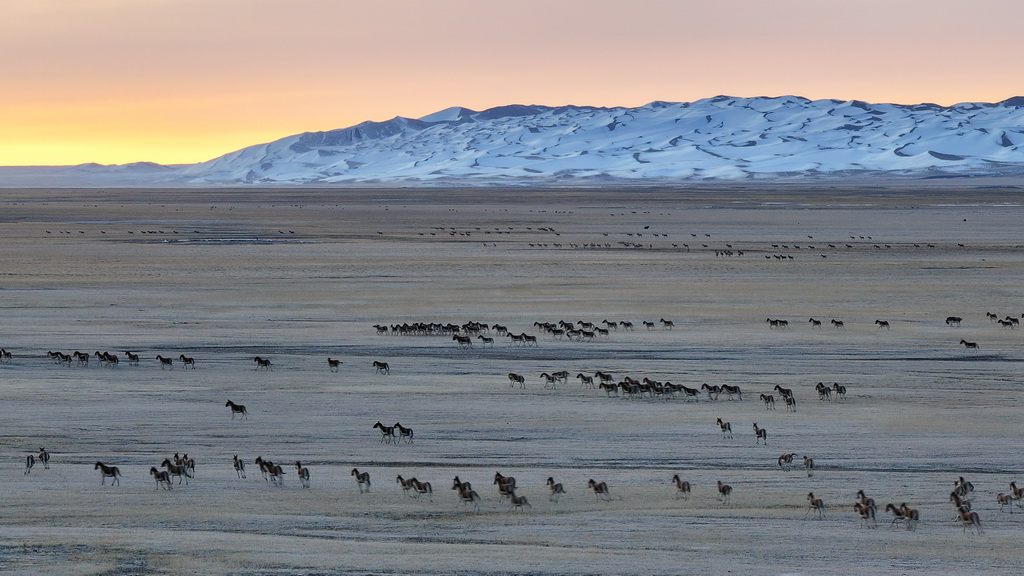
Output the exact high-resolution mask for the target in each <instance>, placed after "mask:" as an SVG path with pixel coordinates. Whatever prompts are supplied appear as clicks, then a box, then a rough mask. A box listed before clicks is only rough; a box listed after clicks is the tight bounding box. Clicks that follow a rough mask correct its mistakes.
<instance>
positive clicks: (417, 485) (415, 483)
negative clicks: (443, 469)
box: [406, 478, 434, 502]
mask: <svg viewBox="0 0 1024 576" xmlns="http://www.w3.org/2000/svg"><path fill="white" fill-rule="evenodd" d="M406 482H407V483H408V484H409V487H410V488H411V489H412V490H413V491H415V494H413V496H415V497H417V498H419V497H420V496H422V495H424V494H426V495H427V496H428V497H429V498H430V501H431V502H433V501H434V489H433V487H432V486H431V485H430V482H420V481H419V480H417V479H415V478H409V479H408V480H406Z"/></svg>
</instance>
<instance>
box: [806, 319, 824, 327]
mask: <svg viewBox="0 0 1024 576" xmlns="http://www.w3.org/2000/svg"><path fill="white" fill-rule="evenodd" d="M807 321H808V322H810V323H811V328H821V320H815V319H814V318H809V319H808V320H807Z"/></svg>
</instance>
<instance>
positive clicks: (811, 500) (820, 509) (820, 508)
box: [804, 492, 825, 520]
mask: <svg viewBox="0 0 1024 576" xmlns="http://www.w3.org/2000/svg"><path fill="white" fill-rule="evenodd" d="M812 510H813V511H815V512H817V513H818V519H819V520H820V519H822V518H824V517H825V501H824V500H822V499H821V498H815V497H814V492H808V493H807V512H805V513H804V518H806V517H807V515H808V514H810V513H811V511H812Z"/></svg>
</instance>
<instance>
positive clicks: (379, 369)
mask: <svg viewBox="0 0 1024 576" xmlns="http://www.w3.org/2000/svg"><path fill="white" fill-rule="evenodd" d="M373 370H374V373H375V374H385V375H387V374H391V367H390V366H388V363H387V362H380V361H377V360H374V361H373Z"/></svg>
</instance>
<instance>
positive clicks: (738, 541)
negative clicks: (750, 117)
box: [0, 183, 1024, 575]
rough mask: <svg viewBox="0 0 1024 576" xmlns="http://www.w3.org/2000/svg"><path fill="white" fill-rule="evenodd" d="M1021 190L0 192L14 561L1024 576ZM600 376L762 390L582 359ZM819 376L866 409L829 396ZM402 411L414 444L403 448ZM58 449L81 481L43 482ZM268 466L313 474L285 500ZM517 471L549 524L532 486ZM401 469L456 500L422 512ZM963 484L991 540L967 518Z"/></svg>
mask: <svg viewBox="0 0 1024 576" xmlns="http://www.w3.org/2000/svg"><path fill="white" fill-rule="evenodd" d="M1022 204H1024V203H1022V202H1021V192H1020V188H1019V187H1013V186H992V187H983V186H974V187H960V186H956V185H948V184H947V185H941V184H934V185H929V186H923V185H920V183H916V184H915V183H910V184H901V183H890V184H887V185H884V186H878V185H864V186H857V185H855V184H852V183H845V184H842V185H827V186H826V185H824V184H822V185H813V186H812V185H802V186H797V185H793V186H782V185H770V184H766V185H764V186H758V185H756V184H744V185H736V186H719V187H710V186H708V187H693V188H679V189H670V188H662V189H657V188H624V189H611V188H597V189H572V188H563V189H550V190H536V189H514V188H502V189H499V188H481V189H442V188H412V189H358V190H357V189H316V188H313V189H298V188H293V189H254V190H249V189H246V190H238V189H212V190H200V189H184V190H148V189H139V190H110V189H106V190H3V191H0V206H2V211H0V242H2V244H0V311H2V314H3V324H2V326H3V328H2V330H0V348H3V349H4V350H6V351H9V352H11V357H10V359H7V360H5V361H4V362H3V363H0V495H2V500H3V505H2V507H0V570H2V571H3V572H4V573H5V574H39V573H48V574H184V573H191V574H253V575H258V574H493V575H497V574H526V573H529V574H544V575H547V574H551V575H555V574H643V575H652V574H853V573H871V574H909V573H939V572H941V573H943V574H986V575H990V574H1016V573H1019V570H1020V557H1021V544H1020V542H1021V537H1022V536H1024V509H1021V508H1020V507H1019V506H1018V505H1017V504H1019V502H1020V501H1018V502H1016V503H1014V504H1013V505H1011V506H1009V507H1004V508H1003V509H1001V508H1000V506H999V504H998V503H997V502H996V495H997V494H998V493H1001V492H1002V493H1006V492H1009V491H1010V488H1009V485H1010V483H1011V482H1018V483H1021V484H1024V470H1022V468H1024V466H1022V452H1021V449H1020V443H1021V436H1022V433H1024V424H1022V420H1021V409H1022V403H1024V393H1022V387H1021V382H1022V377H1021V368H1022V361H1024V350H1022V346H1021V342H1022V338H1024V331H1022V329H1020V328H1019V327H1017V328H1015V327H1012V326H1009V325H1007V326H1006V327H1004V326H1002V325H1001V324H998V323H996V322H994V321H993V320H990V318H989V317H988V316H987V314H988V313H992V314H995V315H996V316H997V317H998V319H1000V320H1004V321H1005V320H1006V319H1007V318H1014V319H1020V318H1021V315H1022V312H1024V298H1022V291H1024V284H1022V282H1021V279H1022V278H1024V236H1022V235H1021V233H1020V230H1021V222H1022V221H1024V205H1022ZM949 316H958V317H961V318H962V319H963V320H962V322H961V323H960V325H958V326H957V325H949V324H947V322H946V321H945V320H946V318H947V317H949ZM811 318H814V319H817V320H820V321H822V326H821V327H820V328H816V327H814V326H813V324H812V323H811V322H810V321H809V320H810V319H811ZM663 319H664V320H670V321H671V322H672V323H673V324H674V326H673V327H672V328H671V329H668V328H667V327H666V325H665V323H663V322H662V320H663ZM768 319H785V320H787V321H788V323H789V325H788V328H773V327H772V326H771V324H770V323H768V322H767V320H768ZM832 320H838V321H842V323H843V327H842V328H838V327H835V325H834V324H833V323H832ZM876 320H884V321H887V322H888V323H889V329H884V328H880V327H879V326H878V325H877V324H876ZM559 321H566V322H569V323H572V324H573V325H574V327H579V326H580V323H581V322H590V323H593V324H595V325H596V326H597V327H602V328H603V327H606V326H609V323H610V322H617V323H621V322H622V321H631V322H633V323H634V325H635V328H634V329H633V330H627V329H625V328H623V327H622V326H621V325H620V326H619V327H618V328H617V329H614V328H609V329H608V334H607V335H602V334H596V335H595V337H593V338H585V339H581V340H577V339H569V338H567V337H565V336H562V337H556V336H553V335H551V334H549V333H546V332H545V331H543V330H542V329H541V328H540V327H538V325H537V324H540V323H545V322H550V323H558V322H559ZM606 321H607V322H606ZM645 321H646V322H650V323H652V324H653V326H652V327H651V328H650V329H648V328H647V327H646V326H645V325H644V324H643V322H645ZM417 322H427V323H430V322H435V323H441V324H447V323H453V324H457V325H462V324H465V323H468V322H480V323H486V324H488V325H489V326H491V327H492V329H491V330H490V331H485V332H481V333H480V334H479V335H480V336H484V337H491V338H493V339H494V342H493V344H490V345H487V344H485V343H484V340H482V339H479V338H475V339H474V340H473V341H472V346H471V347H469V346H460V345H459V344H458V343H457V342H455V341H453V339H452V337H451V336H452V335H451V334H444V335H428V334H425V333H412V334H404V335H403V334H397V333H394V332H393V331H392V330H391V328H390V327H392V326H400V325H402V324H406V323H408V324H412V323H417ZM495 324H499V325H503V326H506V327H507V328H508V329H509V331H510V332H512V333H515V334H522V333H526V334H530V335H535V336H536V337H537V345H536V346H523V345H515V344H514V343H513V342H512V339H510V338H508V337H506V336H501V335H499V334H498V333H497V331H496V330H495V329H494V328H493V326H494V325H495ZM375 325H382V326H387V327H388V330H387V333H386V334H381V333H378V330H377V329H376V328H375V327H374V326H375ZM961 340H965V341H968V342H976V343H977V344H978V347H977V348H976V349H968V348H966V347H965V346H963V345H962V344H961V343H960V341H961ZM51 351H59V352H62V353H65V354H71V353H72V352H73V351H81V352H85V353H88V354H90V355H91V358H90V361H89V362H88V364H85V365H81V364H79V363H78V362H77V361H73V362H71V363H70V364H58V363H55V362H54V361H53V360H52V359H51V358H49V357H48V352H51ZM104 351H109V352H111V353H113V354H116V355H118V357H119V362H118V365H117V366H110V365H102V364H101V363H100V362H99V359H98V358H97V357H96V355H95V353H96V352H104ZM128 351H131V352H133V353H137V354H139V356H140V361H139V363H138V365H130V364H129V363H128V362H127V356H126V352H128ZM158 355H161V356H164V357H169V358H171V359H173V364H172V366H171V367H170V368H169V369H168V368H167V367H165V366H162V365H161V363H160V362H159V361H158V360H157V359H156V357H157V356H158ZM181 355H185V356H188V357H192V358H194V359H195V369H187V368H186V367H185V366H183V365H182V364H181V362H180V356H181ZM256 356H260V357H262V358H268V359H270V360H271V362H272V369H263V370H259V369H257V368H258V366H257V365H256V363H255V362H254V360H253V359H254V358H255V357H256ZM328 357H330V358H335V359H339V360H341V362H342V363H341V364H340V366H339V367H338V368H337V370H336V371H335V370H332V369H330V368H329V366H328V364H327V358H328ZM374 361H384V362H387V363H388V364H389V366H390V374H382V373H379V372H377V371H375V370H374V367H373V362H374ZM563 370H564V371H567V372H568V373H569V374H570V377H569V378H567V379H566V380H564V381H559V382H557V383H555V384H554V386H551V385H546V380H545V379H543V378H542V377H541V374H542V373H553V372H558V371H563ZM597 371H603V372H609V373H611V374H613V375H614V378H615V381H616V382H618V381H622V380H624V379H625V378H626V377H627V376H628V377H630V378H634V379H636V380H643V379H644V378H647V379H649V380H653V381H657V382H672V383H673V384H677V385H679V384H683V385H686V386H689V387H696V388H700V387H701V386H702V385H703V384H708V385H721V384H728V385H734V386H739V387H740V388H741V390H742V400H740V399H739V398H735V399H727V397H726V395H724V394H723V395H721V396H720V397H719V398H718V399H717V400H715V399H712V398H710V397H709V395H708V394H707V393H702V394H701V396H700V397H699V399H697V400H696V401H694V400H692V399H691V400H688V399H686V398H685V397H683V396H682V395H670V394H654V393H649V394H639V395H637V394H629V393H626V392H625V391H623V392H620V393H618V394H614V395H613V394H608V393H606V392H605V391H602V390H599V389H596V388H592V387H590V386H586V385H583V384H582V383H581V379H578V378H574V377H575V376H576V375H577V374H583V375H590V376H593V375H594V374H595V373H596V372H597ZM509 373H518V374H522V375H523V376H524V384H525V387H520V386H518V385H516V386H510V381H509V378H508V374H509ZM818 382H823V383H825V384H826V385H829V386H831V385H833V384H839V385H842V386H845V387H846V389H847V394H846V396H845V398H838V397H832V398H831V399H825V400H822V399H819V395H818V393H817V392H816V391H815V385H816V384H817V383H818ZM776 386H779V387H782V388H792V389H793V390H794V396H795V398H796V401H797V404H796V409H795V411H791V410H787V408H786V406H785V405H784V404H783V403H782V402H781V398H780V397H779V393H778V392H777V391H776V390H775V387H776ZM760 394H773V395H774V396H775V398H776V401H777V405H776V408H775V409H774V410H770V409H767V408H766V405H765V404H764V403H763V402H762V401H761V400H760V399H759V395H760ZM227 400H232V401H234V402H237V403H240V404H245V405H246V407H247V411H248V415H247V418H244V419H243V418H240V417H236V418H232V412H231V410H230V409H229V408H227V407H226V406H225V403H226V401H227ZM718 418H722V419H723V420H725V421H729V422H731V423H732V429H733V437H732V438H728V437H723V434H722V433H721V431H720V429H719V426H718V425H717V423H716V420H717V419H718ZM377 421H380V422H382V423H383V424H384V425H392V424H394V423H395V422H401V423H402V424H403V425H405V426H408V427H410V428H412V429H413V430H414V441H413V442H387V443H386V442H383V441H382V436H381V434H380V433H378V431H377V430H375V429H374V428H373V425H374V424H375V423H376V422H377ZM754 423H757V424H758V425H759V426H761V427H763V428H765V429H766V430H767V445H762V444H760V443H756V441H755V436H754V433H753V424H754ZM40 447H45V448H46V449H47V451H48V452H49V453H50V455H51V460H50V463H49V469H45V468H44V467H43V466H42V464H41V463H39V462H37V463H36V465H35V466H34V467H33V468H32V469H31V471H30V473H27V474H26V473H25V459H26V456H27V455H29V454H38V450H39V448H40ZM176 453H179V454H185V453H187V454H188V455H189V456H191V457H192V458H194V459H195V460H196V469H195V475H194V478H192V479H190V480H189V481H188V484H187V485H186V484H185V483H181V484H178V483H177V479H176V480H175V481H174V483H173V484H172V486H173V489H171V490H166V489H163V488H160V487H159V486H158V485H157V484H156V483H155V482H154V480H153V477H152V476H151V475H150V474H149V469H150V467H158V468H159V467H160V465H161V462H162V461H163V460H164V459H165V458H170V457H172V456H173V455H174V454H176ZM784 453H795V454H796V455H797V457H796V463H797V465H796V466H794V467H793V469H792V470H789V471H786V470H782V469H781V468H780V467H779V465H778V462H777V460H778V457H779V455H780V454H784ZM235 455H237V456H238V457H239V458H241V459H242V460H243V461H244V462H245V464H246V471H247V478H245V479H242V478H239V477H238V475H237V473H236V471H235V470H234V469H233V467H232V463H231V462H232V457H233V456H235ZM804 456H808V457H811V458H813V459H814V461H815V465H816V466H815V468H816V470H815V473H814V475H813V476H808V474H807V473H806V472H805V471H804V469H803V467H802V465H801V462H802V458H803V457H804ZM257 457H262V458H264V459H268V460H272V461H274V462H276V463H278V464H280V465H282V467H283V469H284V471H285V474H284V479H283V481H282V482H281V485H279V486H278V485H274V484H271V483H270V482H269V481H267V480H265V479H264V477H263V475H262V474H261V473H260V472H259V470H258V468H257V466H256V465H255V464H254V460H255V459H256V458H257ZM296 461H301V462H302V464H303V466H306V467H308V468H309V470H310V472H311V482H310V484H311V485H310V487H309V488H308V489H306V488H302V487H301V485H300V483H299V481H298V478H297V477H296V474H295V472H296V469H295V466H294V463H295V462H296ZM97 462H104V463H106V464H109V465H116V466H118V467H119V468H120V471H121V473H122V475H123V477H122V478H120V484H119V485H117V486H111V485H110V483H111V480H110V479H103V480H104V482H103V484H101V477H100V473H99V472H98V471H96V470H95V464H96V463H97ZM353 468H358V469H359V470H360V471H366V472H369V473H370V475H371V481H372V487H371V488H370V490H369V492H367V493H360V490H359V488H358V486H357V484H356V482H355V479H354V478H353V476H352V475H351V472H352V469H353ZM496 472H500V473H501V474H503V475H506V476H514V477H515V478H516V480H517V485H516V488H517V489H516V492H517V494H519V495H522V496H526V497H527V498H528V500H529V504H530V506H529V507H526V506H524V507H523V508H522V509H519V510H517V509H514V508H513V507H512V506H511V504H510V503H509V501H508V500H507V499H503V498H501V497H500V496H499V494H498V491H497V487H496V486H495V485H494V483H493V482H494V477H495V473H496ZM675 474H678V475H679V476H680V477H681V478H682V479H684V480H687V481H689V482H691V483H692V486H693V489H692V493H691V495H690V496H689V498H687V499H683V498H677V492H676V488H675V486H674V485H673V484H672V482H671V479H672V477H673V475H675ZM399 475H401V476H404V477H405V478H409V477H415V478H418V479H419V480H422V481H429V482H430V483H431V484H432V486H433V492H432V494H429V495H427V494H425V495H422V496H419V497H411V496H408V495H406V493H405V492H404V491H403V490H402V489H401V487H400V486H399V484H398V483H397V482H396V478H397V477H398V476H399ZM455 476H459V477H460V479H462V480H464V481H469V482H471V483H472V485H473V488H474V489H475V490H476V491H477V492H478V493H479V494H480V496H481V502H480V509H479V513H476V512H474V510H473V509H472V506H469V505H467V504H463V503H462V502H460V500H459V498H458V497H457V494H456V492H455V491H454V490H452V489H451V487H452V482H453V478H454V477H455ZM548 477H552V478H554V479H555V480H556V481H558V482H561V483H563V484H564V486H565V489H566V494H565V495H564V496H563V497H561V499H560V500H559V501H558V502H554V501H551V500H550V499H549V497H548V494H549V492H548V488H547V486H546V484H545V480H546V479H547V478H548ZM961 477H963V478H965V479H966V480H968V481H970V482H971V483H972V484H973V486H974V492H973V493H972V494H971V495H970V496H969V497H970V499H971V500H972V503H973V509H974V510H975V511H977V512H978V515H979V518H980V519H981V522H982V530H980V531H978V530H976V529H974V528H969V527H964V526H962V525H961V524H960V523H959V522H956V521H954V512H953V507H952V505H951V504H950V502H949V495H950V492H951V491H952V490H953V488H954V482H956V481H957V480H958V479H959V478H961ZM591 479H593V480H595V481H597V482H607V484H608V486H609V494H610V500H608V501H605V500H603V499H599V498H598V497H597V495H596V494H595V493H594V492H593V491H592V490H590V489H589V488H588V481H589V480H591ZM719 481H721V482H724V483H726V484H729V485H730V486H732V488H733V493H732V495H731V499H730V501H729V502H728V503H723V502H722V501H721V500H720V499H719V497H718V496H719V494H718V491H717V488H716V486H717V484H716V483H717V482H719ZM858 490H863V491H864V492H865V493H866V494H867V495H869V496H872V497H874V499H875V500H876V501H877V502H878V503H879V510H878V516H877V527H871V525H870V524H865V523H864V522H862V521H861V519H860V517H859V515H858V514H857V513H856V512H855V511H854V509H853V504H854V502H855V500H856V496H855V495H856V493H857V491H858ZM809 492H813V493H814V494H815V495H816V496H817V497H820V498H822V499H823V500H824V502H825V504H826V508H825V511H824V518H822V519H818V518H817V514H815V513H814V512H811V513H810V514H808V506H807V499H806V497H807V494H808V493H809ZM888 503H894V504H896V505H897V506H899V505H900V504H901V503H907V504H908V506H910V507H913V508H916V509H918V510H919V511H920V515H921V521H920V523H919V525H918V526H917V529H916V530H907V529H906V528H905V527H904V526H902V525H899V526H893V525H891V523H890V520H891V516H889V515H888V513H886V512H885V511H884V507H885V505H886V504H888Z"/></svg>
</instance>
